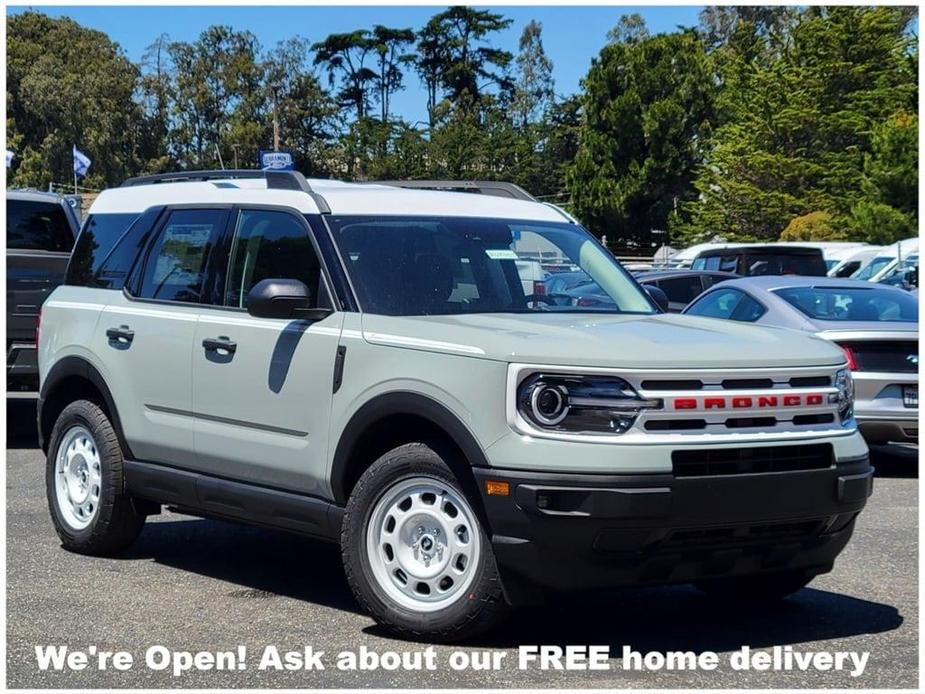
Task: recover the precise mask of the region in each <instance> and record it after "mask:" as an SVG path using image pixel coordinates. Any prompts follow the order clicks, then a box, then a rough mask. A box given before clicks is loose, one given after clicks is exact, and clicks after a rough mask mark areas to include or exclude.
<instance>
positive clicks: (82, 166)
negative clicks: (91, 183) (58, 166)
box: [74, 147, 90, 176]
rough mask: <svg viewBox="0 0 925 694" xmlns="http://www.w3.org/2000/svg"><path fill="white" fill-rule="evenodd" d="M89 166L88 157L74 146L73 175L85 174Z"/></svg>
mask: <svg viewBox="0 0 925 694" xmlns="http://www.w3.org/2000/svg"><path fill="white" fill-rule="evenodd" d="M89 168H90V157H88V156H87V155H86V154H84V153H83V152H81V151H80V150H79V149H77V147H74V175H75V176H86V175H87V171H88V170H89Z"/></svg>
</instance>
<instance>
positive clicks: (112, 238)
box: [64, 213, 142, 289]
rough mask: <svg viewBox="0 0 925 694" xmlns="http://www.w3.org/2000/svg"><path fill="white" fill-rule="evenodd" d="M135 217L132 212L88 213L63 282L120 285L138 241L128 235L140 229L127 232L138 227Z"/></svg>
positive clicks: (112, 286) (129, 266)
mask: <svg viewBox="0 0 925 694" xmlns="http://www.w3.org/2000/svg"><path fill="white" fill-rule="evenodd" d="M138 219H139V215H137V214H134V213H130V214H96V215H90V216H89V217H88V218H87V221H86V222H85V223H84V225H83V228H82V229H81V231H80V235H79V236H78V237H77V245H76V246H75V247H74V253H73V254H72V255H71V262H70V263H69V264H68V267H67V275H66V277H65V280H64V282H65V284H69V285H76V286H79V287H95V288H99V289H121V288H122V286H123V284H125V279H126V277H127V276H128V271H129V270H130V269H131V266H132V263H133V262H134V260H135V255H136V251H137V249H138V245H139V244H138V243H137V241H138V239H135V242H132V238H134V237H135V236H140V235H141V233H142V230H139V233H138V234H129V230H132V231H135V229H136V228H137V227H138V225H136V224H134V223H135V222H136V220H138ZM130 237H132V238H130Z"/></svg>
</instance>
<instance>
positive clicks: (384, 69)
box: [372, 24, 414, 123]
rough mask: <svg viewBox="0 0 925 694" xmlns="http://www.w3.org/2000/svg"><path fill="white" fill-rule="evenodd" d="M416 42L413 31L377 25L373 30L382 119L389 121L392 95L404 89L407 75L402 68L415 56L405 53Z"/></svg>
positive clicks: (377, 90) (412, 60) (410, 62)
mask: <svg viewBox="0 0 925 694" xmlns="http://www.w3.org/2000/svg"><path fill="white" fill-rule="evenodd" d="M413 42H414V31H412V30H411V29H390V28H389V27H385V26H382V25H381V24H377V25H376V26H374V27H373V30H372V44H373V50H375V51H376V55H377V56H378V67H379V72H378V74H377V75H376V84H377V87H376V92H377V94H378V97H379V107H380V109H381V110H380V114H381V115H380V119H381V120H382V122H383V123H384V122H386V121H387V120H389V116H390V114H391V110H390V105H391V104H390V99H391V97H392V94H394V93H395V92H397V91H400V90H402V89H404V86H405V85H404V79H405V74H404V72H403V71H402V67H403V66H406V65H410V64H412V63H413V62H414V55H413V54H412V53H407V52H405V51H406V50H407V48H408V47H409V46H410V45H411V44H412V43H413Z"/></svg>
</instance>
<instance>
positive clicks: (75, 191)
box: [74, 171, 77, 195]
mask: <svg viewBox="0 0 925 694" xmlns="http://www.w3.org/2000/svg"><path fill="white" fill-rule="evenodd" d="M74 195H77V172H76V171H75V172H74Z"/></svg>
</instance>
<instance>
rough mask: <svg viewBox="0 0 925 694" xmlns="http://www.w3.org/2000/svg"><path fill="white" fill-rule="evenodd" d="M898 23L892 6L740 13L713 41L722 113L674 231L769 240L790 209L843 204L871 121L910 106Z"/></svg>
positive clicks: (909, 73)
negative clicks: (725, 35)
mask: <svg viewBox="0 0 925 694" xmlns="http://www.w3.org/2000/svg"><path fill="white" fill-rule="evenodd" d="M907 23H908V14H907V13H905V12H904V11H901V10H900V9H898V8H890V7H832V8H821V7H810V8H808V9H806V10H804V11H802V12H801V13H800V15H799V17H798V18H797V19H796V21H795V22H794V23H793V26H792V29H790V30H789V31H786V32H777V33H775V32H770V33H769V32H767V31H765V30H763V29H762V28H761V26H760V25H759V24H758V23H756V22H754V21H750V20H748V19H745V18H742V17H739V18H738V19H737V21H736V23H735V27H734V30H733V35H732V37H731V38H730V39H729V40H728V42H727V43H726V44H725V46H724V48H723V49H722V50H721V51H717V52H716V53H720V54H721V60H720V61H719V63H718V64H719V65H720V66H721V71H722V85H723V89H722V96H721V99H720V101H719V106H720V111H721V114H722V122H723V125H722V126H721V127H719V128H718V129H717V130H716V131H715V133H714V136H713V138H712V141H711V143H710V147H711V149H710V151H709V155H708V157H707V160H706V161H705V162H704V164H703V166H702V167H701V168H700V170H699V172H698V175H697V178H696V180H695V182H694V184H695V187H696V189H697V191H698V193H699V196H698V199H696V200H694V201H692V202H690V203H688V204H687V205H686V206H685V211H686V212H687V213H688V214H689V215H690V221H689V223H686V222H685V220H683V219H680V220H678V222H677V223H676V224H675V225H674V227H673V231H674V232H675V233H676V234H677V235H679V236H681V237H682V238H683V239H684V240H686V241H689V242H694V241H698V240H702V239H706V238H709V237H712V236H714V235H716V234H719V235H721V236H723V237H725V238H726V239H728V240H774V239H776V238H778V236H779V235H780V233H781V231H782V230H783V229H784V227H785V226H786V225H787V223H788V222H789V220H791V219H793V218H794V217H798V216H800V215H804V214H807V213H810V212H812V211H815V210H827V211H830V212H831V213H833V214H834V215H835V216H837V217H844V216H845V215H848V214H849V212H850V211H851V210H852V209H853V208H854V207H855V206H856V205H857V204H858V202H859V201H860V200H861V199H862V198H864V197H865V193H864V191H863V188H864V180H865V177H864V165H865V157H867V156H868V155H869V153H870V152H871V151H872V133H873V132H874V131H875V128H876V127H877V125H878V124H880V123H883V122H884V121H886V120H887V119H889V118H890V117H891V116H892V115H893V114H894V113H896V112H897V111H913V110H914V108H915V106H914V104H915V100H916V98H917V89H916V77H915V70H914V69H913V67H914V62H913V61H910V59H909V54H910V50H911V47H912V45H911V39H910V37H909V35H908V33H907V31H906V28H907ZM714 55H715V54H714ZM915 185H917V182H916V183H915Z"/></svg>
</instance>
